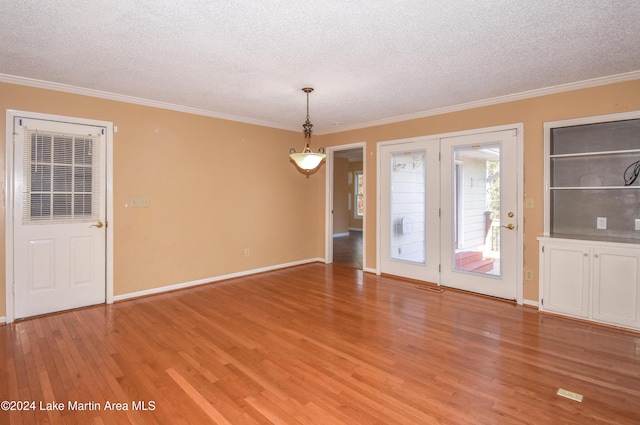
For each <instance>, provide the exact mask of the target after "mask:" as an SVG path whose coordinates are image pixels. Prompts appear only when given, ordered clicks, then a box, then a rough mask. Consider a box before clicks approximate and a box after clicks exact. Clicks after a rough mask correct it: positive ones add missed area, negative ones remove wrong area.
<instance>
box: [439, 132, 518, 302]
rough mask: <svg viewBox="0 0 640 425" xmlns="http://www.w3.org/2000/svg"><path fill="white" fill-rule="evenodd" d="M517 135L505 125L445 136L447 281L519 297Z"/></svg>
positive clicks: (444, 258)
mask: <svg viewBox="0 0 640 425" xmlns="http://www.w3.org/2000/svg"><path fill="white" fill-rule="evenodd" d="M516 137H517V135H516V131H515V130H504V131H497V132H486V133H481V134H472V135H465V136H458V137H447V138H443V139H441V141H440V146H441V148H440V149H441V151H442V160H441V170H442V173H441V176H442V180H441V182H442V185H441V188H442V189H441V194H442V198H441V208H442V214H441V215H442V221H441V227H440V232H441V240H442V275H441V281H440V282H441V284H442V285H444V286H449V287H454V288H458V289H463V290H467V291H472V292H478V293H482V294H486V295H491V296H495V297H500V298H506V299H516V297H517V279H518V276H517V275H518V273H517V270H518V269H517V264H518V254H517V253H518V252H519V247H518V240H519V238H518V237H517V235H518V232H519V229H518V217H519V210H518V202H517V188H518V184H517V182H518V172H517V164H518V156H517V145H518V144H517V139H516Z"/></svg>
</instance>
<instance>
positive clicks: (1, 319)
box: [0, 316, 7, 325]
mask: <svg viewBox="0 0 640 425" xmlns="http://www.w3.org/2000/svg"><path fill="white" fill-rule="evenodd" d="M5 323H7V318H6V317H5V316H0V325H4V324H5Z"/></svg>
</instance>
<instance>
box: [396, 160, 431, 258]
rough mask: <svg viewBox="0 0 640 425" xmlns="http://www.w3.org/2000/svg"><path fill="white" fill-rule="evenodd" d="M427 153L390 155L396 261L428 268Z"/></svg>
mask: <svg viewBox="0 0 640 425" xmlns="http://www.w3.org/2000/svg"><path fill="white" fill-rule="evenodd" d="M425 171H426V170H425V152H424V151H413V152H402V153H393V154H392V155H391V217H390V218H391V227H392V228H391V232H390V234H391V238H390V240H389V243H390V244H391V246H390V256H391V259H393V260H400V261H407V262H412V263H419V264H425V262H426V250H425V241H426V234H425V199H426V184H425V183H426V178H425Z"/></svg>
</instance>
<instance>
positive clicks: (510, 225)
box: [500, 223, 516, 230]
mask: <svg viewBox="0 0 640 425" xmlns="http://www.w3.org/2000/svg"><path fill="white" fill-rule="evenodd" d="M500 227H504V228H506V229H509V230H513V229H515V228H516V226H514V225H513V224H512V223H509V224H507V225H506V226H500Z"/></svg>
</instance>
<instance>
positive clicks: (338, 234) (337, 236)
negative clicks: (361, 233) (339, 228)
mask: <svg viewBox="0 0 640 425" xmlns="http://www.w3.org/2000/svg"><path fill="white" fill-rule="evenodd" d="M341 236H349V232H345V233H334V234H333V237H334V238H339V237H341Z"/></svg>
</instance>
